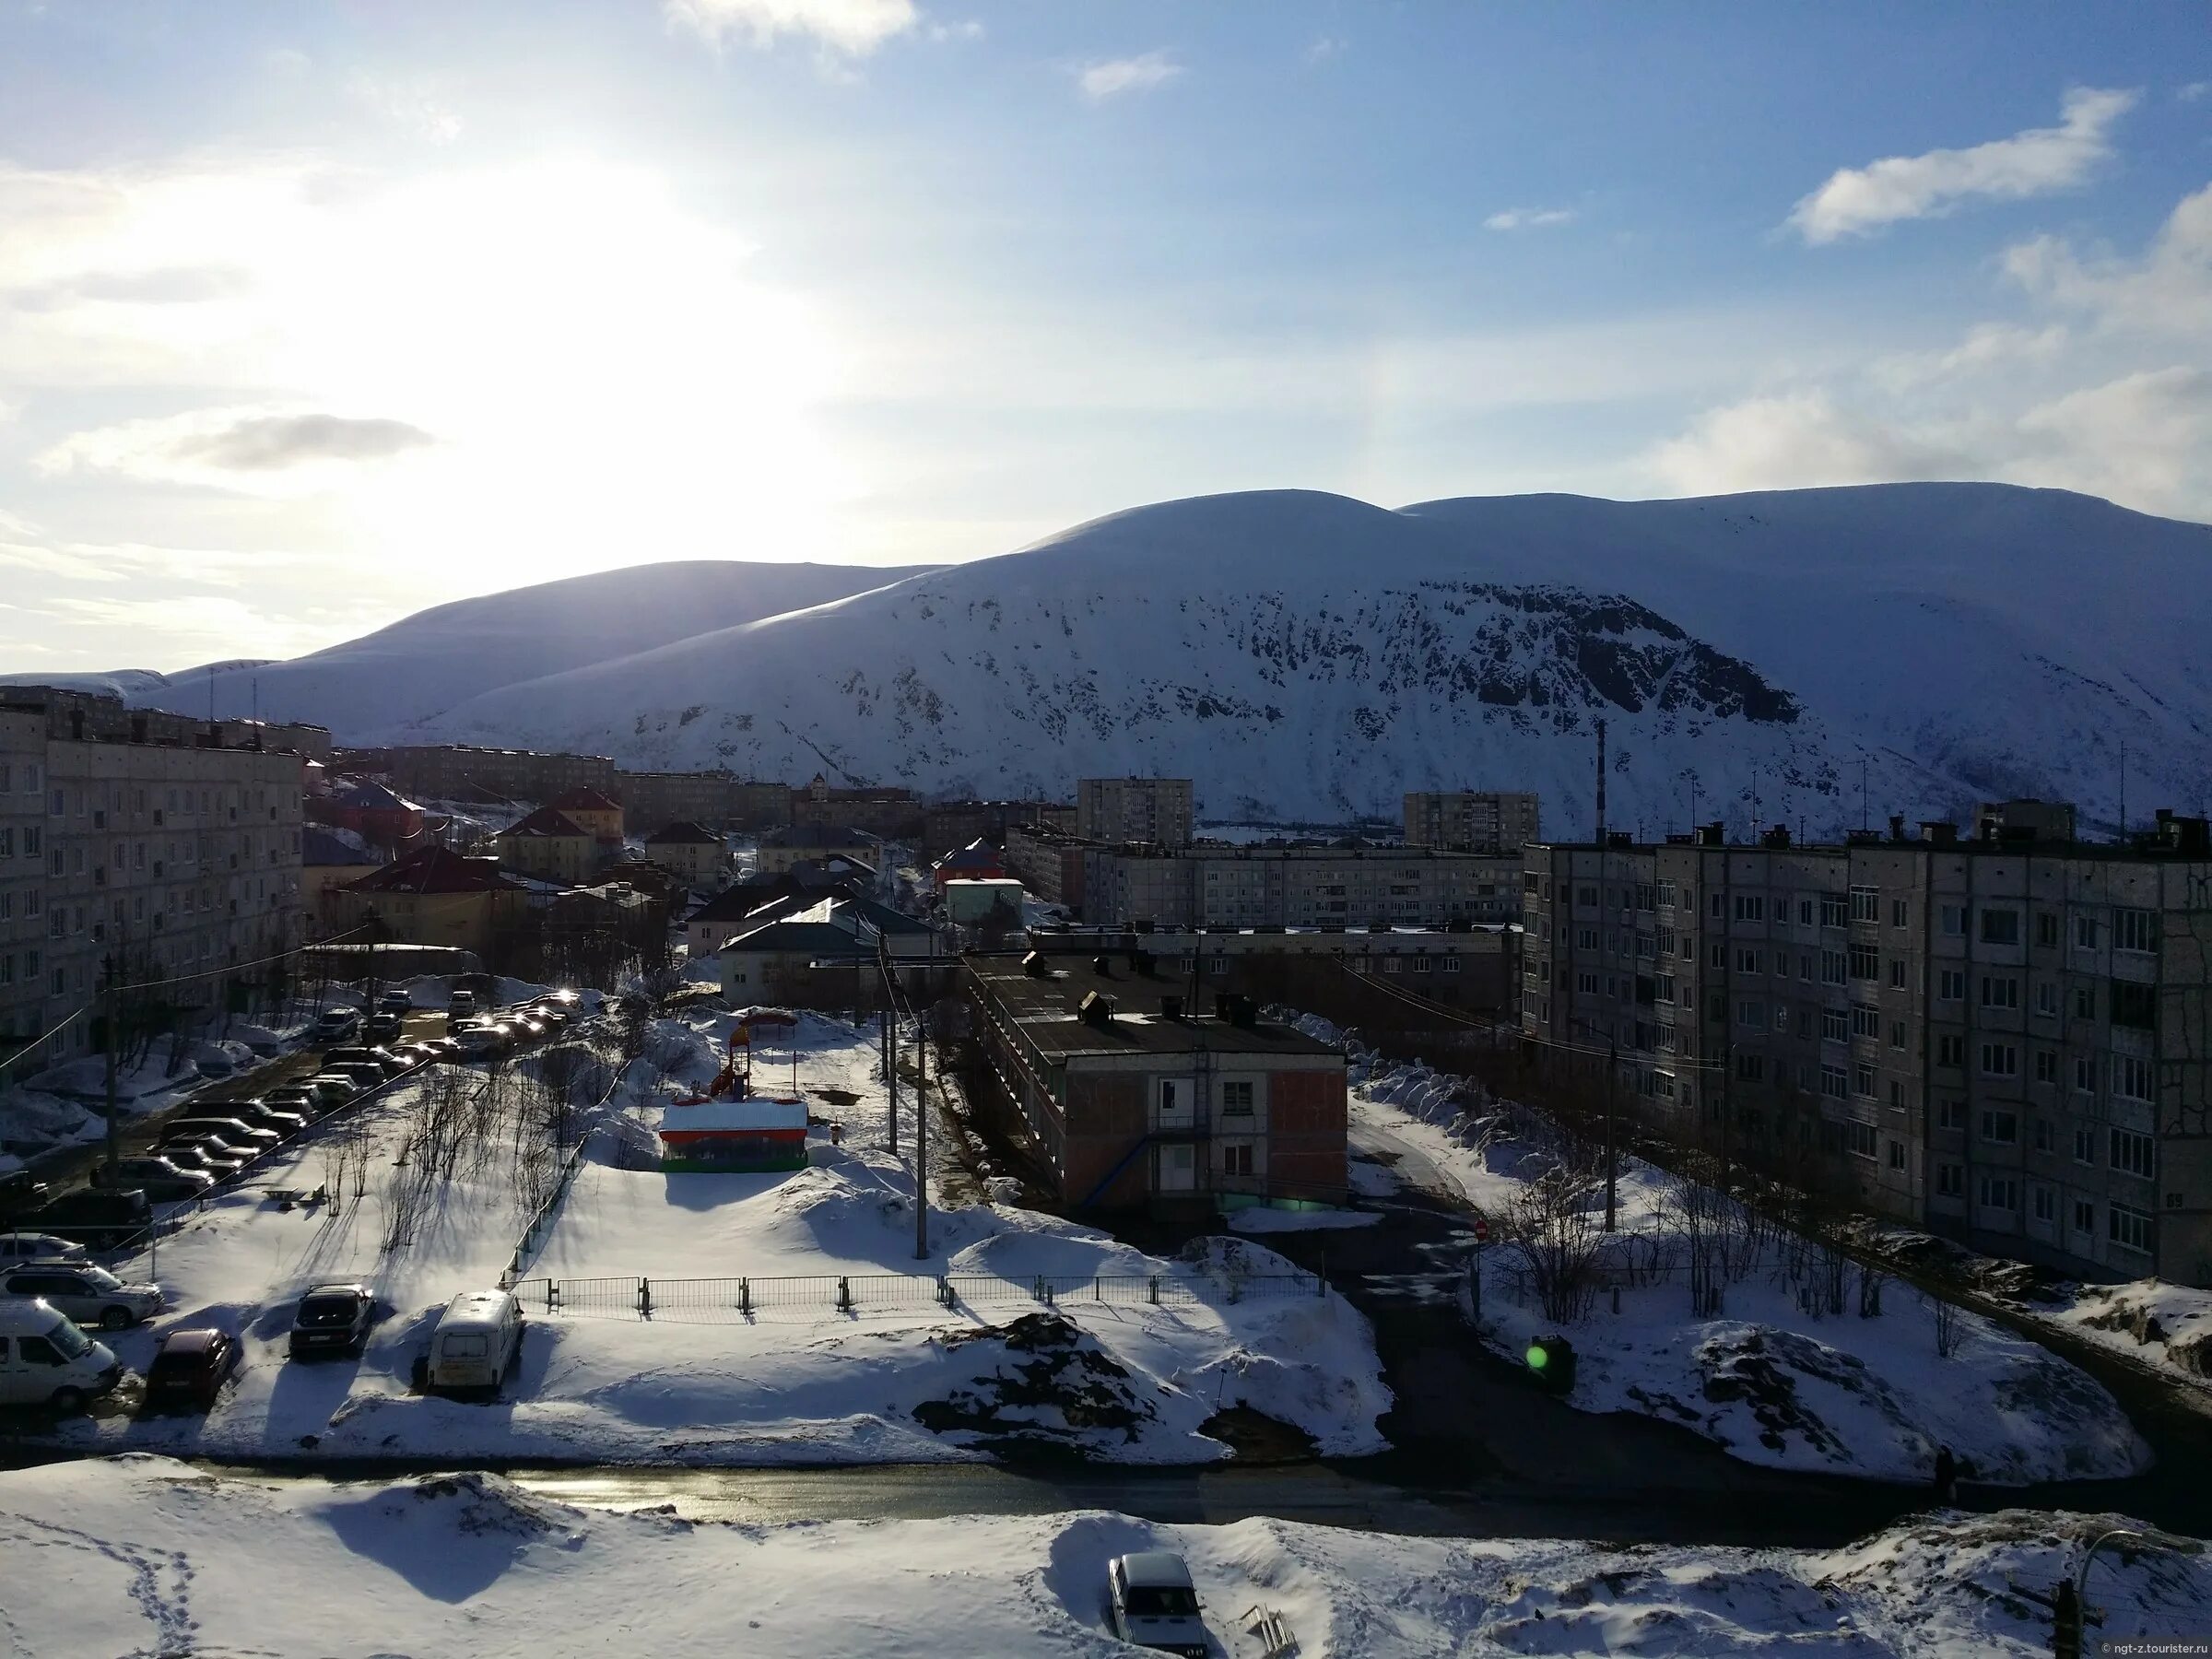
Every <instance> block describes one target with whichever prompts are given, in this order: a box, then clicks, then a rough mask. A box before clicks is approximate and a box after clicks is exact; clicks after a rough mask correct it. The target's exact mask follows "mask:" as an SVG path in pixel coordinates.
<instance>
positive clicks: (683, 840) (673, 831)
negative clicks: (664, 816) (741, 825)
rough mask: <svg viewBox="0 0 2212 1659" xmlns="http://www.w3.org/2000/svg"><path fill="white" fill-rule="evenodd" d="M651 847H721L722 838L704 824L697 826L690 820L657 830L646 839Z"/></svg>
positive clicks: (646, 842)
mask: <svg viewBox="0 0 2212 1659" xmlns="http://www.w3.org/2000/svg"><path fill="white" fill-rule="evenodd" d="M645 844H646V845H647V846H649V847H719V846H721V845H722V837H721V836H719V835H717V834H715V833H714V832H713V831H712V830H710V829H708V828H707V827H706V826H705V825H704V824H695V823H693V822H691V821H690V820H689V819H688V818H686V819H683V820H682V821H680V822H677V823H674V824H670V825H668V826H667V827H666V828H665V829H661V830H654V831H653V833H652V834H651V835H649V836H647V837H646V838H645Z"/></svg>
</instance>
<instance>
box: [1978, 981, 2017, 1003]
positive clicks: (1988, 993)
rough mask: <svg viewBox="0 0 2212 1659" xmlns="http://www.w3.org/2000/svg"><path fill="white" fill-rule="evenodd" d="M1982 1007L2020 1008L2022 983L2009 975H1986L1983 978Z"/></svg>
mask: <svg viewBox="0 0 2212 1659" xmlns="http://www.w3.org/2000/svg"><path fill="white" fill-rule="evenodd" d="M1982 1006H1983V1007H1985V1008H2017V1007H2018V1006H2020V982H2019V981H2018V980H2017V979H2015V978H2013V977H2012V976H2011V975H2010V974H2008V973H1985V974H1983V976H1982Z"/></svg>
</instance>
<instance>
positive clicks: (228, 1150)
mask: <svg viewBox="0 0 2212 1659" xmlns="http://www.w3.org/2000/svg"><path fill="white" fill-rule="evenodd" d="M154 1154H155V1156H156V1157H158V1158H165V1159H168V1160H169V1161H170V1162H171V1163H172V1164H175V1165H176V1166H177V1167H178V1168H179V1169H181V1170H196V1171H199V1172H200V1173H201V1174H203V1175H206V1177H207V1178H208V1180H210V1181H228V1180H229V1179H230V1177H231V1176H233V1175H235V1174H237V1173H238V1172H239V1171H241V1170H243V1169H244V1168H245V1167H246V1166H247V1165H248V1164H250V1163H252V1162H253V1154H252V1153H251V1152H248V1151H245V1150H244V1149H242V1148H241V1147H233V1146H231V1145H230V1144H229V1142H227V1141H225V1140H224V1139H222V1137H221V1136H219V1135H176V1136H174V1137H173V1138H172V1137H171V1136H168V1135H164V1136H163V1137H162V1138H161V1140H159V1142H157V1143H156V1144H155V1147H154Z"/></svg>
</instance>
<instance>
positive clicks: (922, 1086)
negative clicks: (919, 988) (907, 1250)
mask: <svg viewBox="0 0 2212 1659" xmlns="http://www.w3.org/2000/svg"><path fill="white" fill-rule="evenodd" d="M914 1025H915V1033H914V1034H915V1036H916V1038H917V1039H918V1041H916V1042H915V1044H914V1260H915V1261H917V1262H920V1261H924V1260H926V1259H927V1258H928V1256H929V1022H928V1020H926V1019H919V1018H918V1019H916V1020H915V1022H914Z"/></svg>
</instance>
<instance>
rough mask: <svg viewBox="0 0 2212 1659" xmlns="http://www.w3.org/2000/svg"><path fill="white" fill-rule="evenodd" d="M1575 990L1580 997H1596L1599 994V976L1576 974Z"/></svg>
mask: <svg viewBox="0 0 2212 1659" xmlns="http://www.w3.org/2000/svg"><path fill="white" fill-rule="evenodd" d="M1574 990H1575V994H1576V995H1578V996H1595V995H1596V994H1597V975H1596V974H1594V973H1578V974H1576V975H1575V976H1574Z"/></svg>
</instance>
